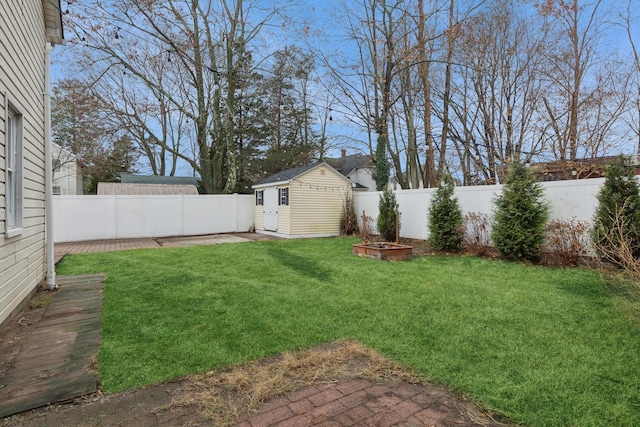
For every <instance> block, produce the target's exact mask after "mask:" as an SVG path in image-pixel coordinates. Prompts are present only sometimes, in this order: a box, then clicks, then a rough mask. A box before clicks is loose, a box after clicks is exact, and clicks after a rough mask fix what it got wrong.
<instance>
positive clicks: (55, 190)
mask: <svg viewBox="0 0 640 427" xmlns="http://www.w3.org/2000/svg"><path fill="white" fill-rule="evenodd" d="M61 194H62V189H61V188H60V186H59V185H54V186H53V195H54V196H59V195H61Z"/></svg>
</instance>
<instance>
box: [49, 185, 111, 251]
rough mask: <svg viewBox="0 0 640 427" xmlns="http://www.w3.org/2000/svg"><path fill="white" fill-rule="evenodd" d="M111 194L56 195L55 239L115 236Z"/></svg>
mask: <svg viewBox="0 0 640 427" xmlns="http://www.w3.org/2000/svg"><path fill="white" fill-rule="evenodd" d="M116 226H117V212H116V205H115V203H114V196H55V197H54V198H53V240H54V242H75V241H80V240H100V239H114V238H115V237H114V236H116V235H117V233H116Z"/></svg>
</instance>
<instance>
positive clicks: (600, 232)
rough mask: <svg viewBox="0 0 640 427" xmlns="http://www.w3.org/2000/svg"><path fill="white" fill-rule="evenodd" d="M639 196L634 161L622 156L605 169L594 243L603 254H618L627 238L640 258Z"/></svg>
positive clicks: (631, 247)
mask: <svg viewBox="0 0 640 427" xmlns="http://www.w3.org/2000/svg"><path fill="white" fill-rule="evenodd" d="M639 194H640V191H639V189H638V182H637V181H636V177H635V167H634V166H632V164H631V159H630V158H629V157H625V156H619V157H618V158H617V159H616V161H615V162H614V163H612V164H611V165H609V166H608V167H607V168H606V169H605V181H604V185H603V186H602V188H601V189H600V192H599V193H598V207H597V209H596V212H595V215H594V223H595V224H594V227H593V231H592V240H593V243H594V247H595V249H596V251H597V252H598V253H599V254H601V252H602V251H603V250H604V251H607V252H610V251H612V250H613V251H615V250H616V248H618V247H620V245H621V243H622V242H621V241H620V239H623V238H624V239H625V240H626V242H625V243H626V244H627V245H629V246H630V249H631V254H632V256H633V257H634V258H635V259H639V258H640V195H639ZM610 253H611V252H610Z"/></svg>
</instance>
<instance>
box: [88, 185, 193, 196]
mask: <svg viewBox="0 0 640 427" xmlns="http://www.w3.org/2000/svg"><path fill="white" fill-rule="evenodd" d="M97 194H98V196H104V195H118V196H171V195H176V194H186V195H195V196H197V195H198V189H197V188H196V186H195V185H165V184H123V183H120V182H99V183H98V192H97Z"/></svg>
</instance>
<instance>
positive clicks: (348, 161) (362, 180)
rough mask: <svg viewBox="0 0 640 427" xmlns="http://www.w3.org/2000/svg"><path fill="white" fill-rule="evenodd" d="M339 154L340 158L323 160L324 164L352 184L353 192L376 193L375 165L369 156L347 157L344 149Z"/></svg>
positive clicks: (352, 155)
mask: <svg viewBox="0 0 640 427" xmlns="http://www.w3.org/2000/svg"><path fill="white" fill-rule="evenodd" d="M341 153H342V156H341V157H338V158H337V159H325V162H327V163H328V164H329V165H330V166H331V167H333V168H334V169H335V170H337V171H338V172H340V173H341V174H342V175H344V176H345V177H347V178H348V179H349V180H350V181H351V182H352V183H354V184H355V187H353V190H354V191H376V180H375V173H376V165H375V163H374V162H373V159H372V158H371V156H367V155H364V154H350V155H347V151H346V150H345V149H342V151H341Z"/></svg>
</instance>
